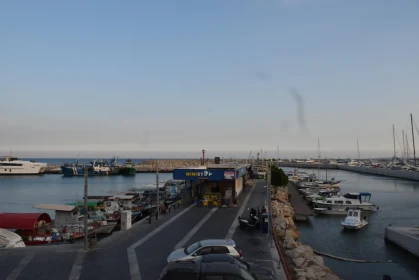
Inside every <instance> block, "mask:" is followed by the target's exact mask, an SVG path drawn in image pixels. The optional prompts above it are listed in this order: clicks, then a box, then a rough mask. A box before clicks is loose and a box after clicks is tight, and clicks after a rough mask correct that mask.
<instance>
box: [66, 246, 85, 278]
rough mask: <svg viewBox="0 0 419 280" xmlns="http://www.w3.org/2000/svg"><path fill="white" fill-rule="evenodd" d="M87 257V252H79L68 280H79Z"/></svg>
mask: <svg viewBox="0 0 419 280" xmlns="http://www.w3.org/2000/svg"><path fill="white" fill-rule="evenodd" d="M85 255H86V253H85V252H78V253H77V257H76V259H75V260H74V263H73V267H72V268H71V272H70V276H69V277H68V280H79V278H80V273H81V269H82V268H83V261H84V256H85Z"/></svg>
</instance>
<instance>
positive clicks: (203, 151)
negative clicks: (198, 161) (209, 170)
mask: <svg viewBox="0 0 419 280" xmlns="http://www.w3.org/2000/svg"><path fill="white" fill-rule="evenodd" d="M202 165H205V150H204V149H202Z"/></svg>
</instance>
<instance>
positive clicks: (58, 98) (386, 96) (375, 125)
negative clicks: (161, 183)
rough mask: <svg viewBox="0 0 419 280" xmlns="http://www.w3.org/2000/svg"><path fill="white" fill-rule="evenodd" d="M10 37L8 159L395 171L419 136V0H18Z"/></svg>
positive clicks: (2, 68)
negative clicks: (242, 159) (233, 157)
mask: <svg viewBox="0 0 419 280" xmlns="http://www.w3.org/2000/svg"><path fill="white" fill-rule="evenodd" d="M58 2H59V3H58ZM0 38H1V41H0V100H1V101H0V131H1V141H0V153H8V151H9V150H13V153H14V154H15V155H17V156H21V157H25V156H38V157H39V156H44V155H45V156H51V155H55V156H75V155H76V154H77V153H80V154H81V156H83V155H89V156H90V155H94V154H97V155H98V156H101V155H102V154H104V155H108V154H109V151H111V152H112V153H113V152H116V153H119V154H120V155H121V156H124V155H125V156H129V155H130V154H134V155H135V156H141V155H144V156H152V155H154V154H156V155H157V154H164V153H166V152H167V153H168V152H177V153H182V152H186V151H188V152H190V153H189V154H191V153H192V154H194V153H197V157H198V156H199V151H200V150H202V148H205V149H206V150H208V151H209V153H210V155H214V153H216V154H219V155H221V156H222V155H224V154H225V155H229V154H232V153H233V152H234V153H236V154H238V153H240V151H244V152H243V155H248V152H249V150H253V151H254V154H256V151H257V150H260V148H263V149H264V150H265V149H266V150H271V151H275V153H274V154H276V147H277V145H278V146H279V148H280V152H281V153H283V155H287V156H292V153H294V151H297V150H299V151H298V153H300V154H301V153H303V154H305V156H317V138H318V137H319V138H320V146H321V151H322V155H324V156H331V155H336V156H356V139H357V138H358V139H359V145H360V151H361V155H370V154H371V155H373V154H374V155H375V154H382V155H383V156H389V155H391V154H392V152H391V151H392V146H393V140H392V128H391V126H392V124H395V125H396V130H397V133H398V134H399V136H398V137H399V139H400V142H402V138H401V130H402V129H405V130H408V129H410V126H409V120H410V119H409V113H413V116H414V118H416V120H417V122H418V124H419V111H418V108H419V2H418V1H414V0H411V1H408V0H406V1H402V0H400V1H396V0H394V1H386V0H377V1H373V0H369V1H364V0H359V1H337V0H331V1H323V0H316V1H314V0H312V1H310V0H299V1H297V0H295V1H292V0H288V1H281V0H270V1H269V0H267V1H262V0H248V1H246V0H237V1H233V0H219V1H217V0H210V1H196V0H190V1H181V0H180V1H103V0H101V1H93V0H92V1H26V2H25V1H2V2H1V3H0ZM409 132H410V131H409ZM409 141H410V142H411V134H410V133H409ZM417 142H419V137H418V141H417ZM397 146H398V143H397ZM87 151H90V153H87ZM102 151H106V152H105V153H102ZM210 151H212V154H211V152H210ZM215 151H216V152H215ZM227 151H232V152H231V153H228V152H227ZM287 151H288V152H287ZM343 151H344V152H343ZM134 152H135V153H134ZM83 153H84V154H83ZM223 153H224V154H223ZM296 153H297V152H296ZM274 154H273V153H272V155H274Z"/></svg>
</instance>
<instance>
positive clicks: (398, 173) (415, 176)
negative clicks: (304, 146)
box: [278, 163, 419, 181]
mask: <svg viewBox="0 0 419 280" xmlns="http://www.w3.org/2000/svg"><path fill="white" fill-rule="evenodd" d="M278 166H280V167H291V168H307V169H338V170H347V171H352V172H358V173H365V174H371V175H379V176H386V177H393V178H400V179H408V180H415V181H419V172H416V171H405V170H392V169H385V168H370V167H362V166H347V165H334V164H333V165H332V164H310V163H279V164H278Z"/></svg>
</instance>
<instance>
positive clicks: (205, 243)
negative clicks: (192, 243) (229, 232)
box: [200, 239, 236, 246]
mask: <svg viewBox="0 0 419 280" xmlns="http://www.w3.org/2000/svg"><path fill="white" fill-rule="evenodd" d="M200 243H201V245H202V246H217V245H224V246H236V242H234V240H232V239H205V240H201V241H200Z"/></svg>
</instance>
